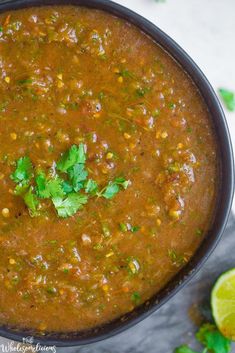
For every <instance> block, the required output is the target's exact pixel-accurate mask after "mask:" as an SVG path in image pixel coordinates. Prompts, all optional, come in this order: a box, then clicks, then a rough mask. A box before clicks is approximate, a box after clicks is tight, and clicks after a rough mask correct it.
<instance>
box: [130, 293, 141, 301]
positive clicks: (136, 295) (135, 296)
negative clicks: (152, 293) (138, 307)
mask: <svg viewBox="0 0 235 353" xmlns="http://www.w3.org/2000/svg"><path fill="white" fill-rule="evenodd" d="M131 300H132V301H133V302H134V303H135V304H138V303H139V302H140V300H141V296H140V293H139V292H134V293H132V295H131Z"/></svg>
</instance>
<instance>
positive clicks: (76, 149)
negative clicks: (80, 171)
mask: <svg viewBox="0 0 235 353" xmlns="http://www.w3.org/2000/svg"><path fill="white" fill-rule="evenodd" d="M85 162H86V153H85V146H84V144H83V143H81V144H80V145H79V146H76V145H73V146H72V147H71V148H70V149H69V150H68V151H66V152H65V153H63V154H62V156H61V159H60V160H59V162H58V163H57V169H58V170H59V171H60V172H67V171H68V169H69V168H71V167H73V166H74V165H75V164H77V163H81V164H82V163H85Z"/></svg>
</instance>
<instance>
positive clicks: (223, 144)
mask: <svg viewBox="0 0 235 353" xmlns="http://www.w3.org/2000/svg"><path fill="white" fill-rule="evenodd" d="M68 4H71V5H77V6H86V7H89V8H95V9H100V10H104V11H107V12H109V13H110V14H113V15H115V16H118V17H120V18H123V19H125V20H126V21H128V22H130V23H132V24H134V25H136V26H137V27H139V28H140V29H141V30H142V31H143V32H145V33H146V34H147V35H149V36H150V37H151V38H152V39H153V40H154V41H156V42H157V43H158V44H160V45H161V47H162V48H164V49H165V50H166V51H167V52H168V53H169V54H170V55H171V56H172V57H173V58H174V59H175V60H176V61H177V62H178V63H179V64H180V66H181V67H182V68H183V70H184V71H186V72H187V73H188V75H189V76H190V77H191V79H192V80H193V81H194V83H195V84H196V86H197V87H198V89H199V91H200V92H201V95H202V96H203V98H204V100H205V102H206V104H207V107H208V110H209V112H210V116H211V120H212V124H213V126H214V129H215V132H216V135H217V142H218V147H219V151H220V155H221V176H220V181H219V193H218V198H217V204H216V210H215V217H214V221H213V223H212V225H211V228H210V230H209V232H208V234H207V236H206V237H205V240H204V241H203V242H202V244H201V245H200V247H199V248H198V250H197V251H196V253H195V254H194V256H193V258H192V259H191V260H190V262H189V263H188V264H187V265H186V266H185V267H184V268H183V269H182V270H180V272H179V273H178V274H177V275H176V276H175V277H174V278H173V279H172V280H171V281H170V282H169V283H168V284H167V285H166V286H165V288H163V289H162V290H161V291H160V292H159V293H157V294H156V295H154V296H153V297H152V298H150V299H149V300H148V301H147V302H146V303H144V304H142V305H141V306H139V307H137V308H136V309H134V310H133V311H132V312H130V313H127V314H126V315H124V316H122V317H120V318H118V319H116V320H114V321H112V322H109V323H107V324H105V325H103V326H101V327H96V328H93V329H90V330H88V331H84V332H71V333H62V332H54V333H47V334H46V335H44V336H40V334H38V333H36V332H34V331H31V330H25V331H23V330H19V329H14V328H9V327H1V328H0V335H1V336H4V337H7V338H9V339H13V340H17V341H22V339H23V338H24V337H27V336H33V338H34V343H40V344H44V345H56V346H76V345H82V344H88V343H92V342H96V341H99V340H102V339H105V338H108V337H111V336H113V335H115V334H117V333H120V332H122V331H123V330H125V329H127V328H129V327H131V326H133V325H134V324H136V323H138V322H139V321H141V320H143V319H144V318H145V317H147V316H148V315H150V314H151V313H153V312H154V311H155V310H157V309H159V308H160V306H162V305H163V304H164V303H166V302H167V301H168V300H169V299H170V298H171V297H172V296H173V295H174V294H175V293H176V292H178V291H179V290H180V289H181V288H182V287H183V286H184V285H185V284H186V283H188V281H189V280H190V279H191V278H192V277H193V275H195V273H196V272H197V271H198V270H199V269H200V267H201V266H202V265H203V264H204V262H205V261H206V260H207V258H208V257H209V255H210V254H211V253H212V251H213V250H214V248H215V246H216V245H217V243H218V241H219V239H220V238H221V236H222V233H223V231H224V228H225V226H226V223H227V220H228V216H229V212H230V208H231V204H232V198H233V187H234V166H233V152H232V147H231V141H230V136H229V132H228V127H227V123H226V119H225V116H224V113H223V110H222V108H221V105H220V103H219V101H218V98H217V96H216V94H215V92H214V90H213V89H212V87H211V85H210V84H209V82H208V81H207V79H206V77H205V76H204V75H203V73H202V72H201V70H200V69H199V68H198V67H197V65H196V64H195V63H194V62H193V60H192V59H191V58H190V57H189V56H188V55H187V54H186V53H185V51H184V50H183V49H182V48H180V47H179V45H178V44H176V43H175V42H174V41H173V40H172V39H171V38H169V37H168V36H167V35H166V34H165V33H164V32H162V31H161V30H160V29H159V28H158V27H156V26H155V25H153V24H152V23H150V22H149V21H147V20H146V19H145V18H143V17H141V16H139V15H137V14H136V13H134V12H132V11H130V10H128V9H127V8H125V7H123V6H120V5H117V4H115V3H113V2H111V1H107V0H47V1H45V0H5V1H4V0H1V2H0V12H4V11H8V10H13V9H22V8H25V7H31V6H42V5H43V6H45V5H68Z"/></svg>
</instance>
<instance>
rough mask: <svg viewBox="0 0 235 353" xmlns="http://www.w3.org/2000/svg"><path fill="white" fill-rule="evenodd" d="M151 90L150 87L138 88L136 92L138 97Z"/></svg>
mask: <svg viewBox="0 0 235 353" xmlns="http://www.w3.org/2000/svg"><path fill="white" fill-rule="evenodd" d="M149 91H150V88H148V87H145V88H140V87H139V88H137V90H136V94H137V96H138V97H144V96H145V94H146V93H148V92H149Z"/></svg>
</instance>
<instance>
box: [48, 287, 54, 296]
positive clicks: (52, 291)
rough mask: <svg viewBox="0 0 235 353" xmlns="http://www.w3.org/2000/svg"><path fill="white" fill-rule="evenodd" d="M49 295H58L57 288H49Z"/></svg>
mask: <svg viewBox="0 0 235 353" xmlns="http://www.w3.org/2000/svg"><path fill="white" fill-rule="evenodd" d="M47 293H49V294H55V293H56V288H55V287H48V288H47Z"/></svg>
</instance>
